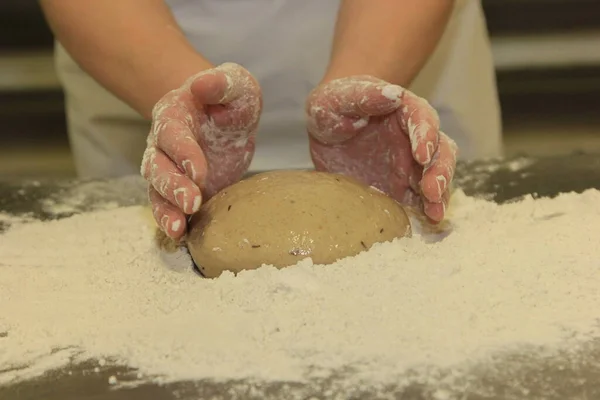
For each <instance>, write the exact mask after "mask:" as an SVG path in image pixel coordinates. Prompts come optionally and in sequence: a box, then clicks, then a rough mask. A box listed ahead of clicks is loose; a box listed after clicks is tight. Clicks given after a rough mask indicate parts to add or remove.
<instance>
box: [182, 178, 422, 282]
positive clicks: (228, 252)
mask: <svg viewBox="0 0 600 400" xmlns="http://www.w3.org/2000/svg"><path fill="white" fill-rule="evenodd" d="M410 234H411V229H410V222H409V218H408V216H407V214H406V212H405V211H404V209H403V208H402V206H401V205H400V204H399V203H397V202H396V201H395V200H393V199H392V198H391V197H388V196H387V195H385V194H383V193H381V192H379V191H378V190H376V189H374V188H371V187H368V186H366V185H363V184H362V183H359V182H358V181H356V180H354V179H351V178H348V177H345V176H342V175H337V174H330V173H324V172H315V171H273V172H265V173H261V174H258V175H254V176H252V177H250V178H248V179H245V180H242V181H240V182H238V183H236V184H234V185H232V186H230V187H228V188H226V189H224V190H223V191H221V192H220V193H218V194H217V195H215V196H214V197H213V198H211V199H210V200H209V201H208V202H206V203H205V204H204V205H203V206H202V207H201V209H200V210H199V211H198V213H196V214H195V215H194V216H193V217H192V220H191V222H190V231H189V234H188V237H187V246H188V249H189V251H190V254H191V256H192V258H193V259H194V261H195V263H196V265H197V266H198V268H199V269H200V272H201V273H202V274H203V275H204V276H205V277H208V278H213V277H218V276H219V275H221V273H222V272H223V271H224V270H227V271H231V272H234V273H237V272H239V271H241V270H244V269H256V268H259V267H260V266H261V265H263V264H271V265H273V266H275V267H278V268H282V267H286V266H290V265H294V264H296V263H297V262H298V261H300V260H302V259H304V258H307V257H311V258H312V260H313V262H314V263H316V264H330V263H333V262H335V261H336V260H338V259H340V258H344V257H348V256H353V255H356V254H358V253H360V252H361V251H364V250H367V249H369V248H370V247H371V246H372V245H373V244H374V243H377V242H386V241H391V240H393V239H394V238H398V237H404V236H407V235H410Z"/></svg>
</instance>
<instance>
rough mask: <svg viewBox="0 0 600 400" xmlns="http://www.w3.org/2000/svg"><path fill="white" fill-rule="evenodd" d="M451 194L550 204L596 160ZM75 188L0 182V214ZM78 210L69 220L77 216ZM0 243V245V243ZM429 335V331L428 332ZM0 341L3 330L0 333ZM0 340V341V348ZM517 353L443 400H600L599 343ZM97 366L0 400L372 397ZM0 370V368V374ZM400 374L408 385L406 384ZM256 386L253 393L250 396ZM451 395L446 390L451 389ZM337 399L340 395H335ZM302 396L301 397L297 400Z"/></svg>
mask: <svg viewBox="0 0 600 400" xmlns="http://www.w3.org/2000/svg"><path fill="white" fill-rule="evenodd" d="M456 183H457V186H458V187H460V188H462V189H463V190H464V191H465V192H466V193H467V194H469V195H481V196H484V197H486V198H488V199H491V200H493V201H496V202H498V203H503V202H507V201H512V200H515V199H518V198H520V197H522V196H524V195H529V194H534V195H538V196H550V197H552V196H554V195H556V194H558V193H560V192H568V191H576V192H581V191H584V190H586V189H589V188H600V156H594V155H573V156H570V157H561V158H547V159H537V160H529V161H527V160H522V159H521V160H508V161H503V162H485V163H476V164H469V165H460V166H459V169H458V171H457V177H456ZM80 185H82V183H81V182H76V181H73V182H38V183H35V182H8V181H5V182H0V212H8V213H11V214H14V215H20V214H23V213H31V214H33V215H35V216H37V217H38V218H48V217H50V214H48V213H47V212H45V211H44V207H43V206H42V205H43V202H44V201H45V200H47V199H49V198H50V199H56V200H58V199H60V198H61V194H62V193H65V192H68V190H70V189H72V188H74V187H78V186H80ZM97 187H100V188H102V190H100V191H98V190H96V191H95V193H97V194H95V195H93V196H90V197H89V198H88V199H86V201H85V202H84V204H83V205H82V206H81V207H80V210H77V211H85V210H86V209H89V208H93V206H94V204H95V203H98V202H100V201H106V200H108V199H110V200H114V201H117V202H118V203H119V204H122V205H131V204H139V203H141V202H143V201H145V194H144V190H143V188H144V184H143V182H142V181H141V179H139V178H133V177H132V178H125V179H121V180H118V181H106V182H101V183H98V184H97ZM77 211H76V212H77ZM71 214H72V213H71V212H69V213H65V214H63V215H61V216H60V217H66V216H68V215H71ZM0 240H1V237H0ZM432 328H435V327H432ZM0 333H1V332H0ZM1 347H2V335H1V334H0V349H1ZM539 350H540V349H536V348H531V347H528V348H523V349H521V350H520V351H519V352H513V353H505V354H500V355H496V356H494V357H492V358H490V359H489V360H487V361H485V362H481V363H480V365H477V366H476V367H472V366H471V367H469V368H467V369H464V370H461V371H460V375H461V376H465V379H464V385H463V387H462V388H461V389H456V388H455V389H450V388H448V389H449V390H451V391H450V392H447V393H446V394H447V395H448V397H443V398H444V399H464V400H483V399H490V400H510V399H515V400H516V399H545V400H566V399H579V400H588V399H589V400H591V399H600V340H595V341H591V342H587V343H583V344H581V346H579V347H578V348H576V349H573V350H572V351H569V352H558V351H557V352H550V353H548V352H540V351H539ZM97 365H98V363H97V362H95V361H93V360H90V361H89V362H87V363H83V364H77V365H70V366H69V367H67V368H64V369H62V370H58V371H52V372H50V373H47V374H46V375H44V376H42V377H40V378H37V379H32V380H30V381H27V382H22V383H19V384H13V385H8V386H4V387H1V386H0V399H2V400H9V399H10V400H17V399H18V400H21V399H22V400H29V399H44V400H59V399H60V400H75V399H78V400H121V399H123V400H125V399H127V400H137V399H144V400H163V399H164V400H167V399H169V400H170V399H181V400H188V399H189V400H191V399H214V400H219V399H263V400H267V399H278V400H279V399H287V398H291V397H292V394H294V398H305V399H329V398H345V399H371V398H382V397H381V395H378V396H376V395H374V394H373V393H372V392H371V389H370V388H369V387H365V386H361V387H360V388H358V387H357V388H356V390H353V391H352V392H350V393H349V392H346V393H338V392H336V390H337V389H336V380H337V379H338V378H339V377H341V376H343V374H344V373H345V371H340V373H339V376H338V377H335V376H333V377H328V378H326V379H322V380H320V381H314V382H311V383H310V384H306V385H301V384H295V383H294V384H293V383H285V382H280V383H268V384H260V383H248V382H240V381H235V382H220V383H216V382H210V381H199V382H180V383H177V384H171V385H166V386H159V385H154V384H143V385H141V386H137V387H133V388H129V389H121V390H113V389H111V386H110V385H109V384H108V380H109V377H110V376H113V375H115V376H117V377H118V379H119V381H120V382H121V383H122V382H124V381H128V380H132V381H135V380H136V372H135V371H134V370H131V369H128V368H125V367H117V366H115V365H111V363H110V362H108V363H107V365H105V366H104V367H101V368H100V370H99V371H94V368H96V367H97ZM434 371H435V373H436V374H437V376H438V377H444V376H450V375H453V374H456V372H457V370H449V369H439V370H436V369H434ZM1 373H2V367H0V374H1ZM411 376H412V375H411V372H407V378H409V380H410V377H411ZM256 387H260V388H261V390H260V391H256V390H254V389H255V388H256ZM437 389H439V385H432V384H430V383H428V382H419V381H413V382H412V383H411V384H410V385H409V386H408V387H400V386H398V387H396V386H394V385H390V386H389V387H387V388H386V392H387V394H388V397H386V398H397V399H411V400H413V399H440V398H441V397H436V396H437V395H436V394H435V391H436V390H437ZM452 390H454V391H452ZM336 395H343V397H335V396H336ZM438 395H439V392H438ZM297 396H300V397H297Z"/></svg>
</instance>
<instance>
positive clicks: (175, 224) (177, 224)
mask: <svg viewBox="0 0 600 400" xmlns="http://www.w3.org/2000/svg"><path fill="white" fill-rule="evenodd" d="M180 226H181V221H180V220H177V221H174V222H173V223H172V224H171V231H173V232H177V231H178V230H179V227H180Z"/></svg>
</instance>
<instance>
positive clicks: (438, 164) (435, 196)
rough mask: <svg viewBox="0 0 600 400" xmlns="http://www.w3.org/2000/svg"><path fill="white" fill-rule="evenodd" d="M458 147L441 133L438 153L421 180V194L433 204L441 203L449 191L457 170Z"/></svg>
mask: <svg viewBox="0 0 600 400" xmlns="http://www.w3.org/2000/svg"><path fill="white" fill-rule="evenodd" d="M456 157H457V146H456V143H455V142H454V141H453V140H452V139H450V138H449V137H448V136H447V135H446V134H444V133H443V132H440V142H439V147H438V152H437V153H436V154H435V156H434V157H433V160H432V162H431V164H430V165H428V166H427V167H426V168H425V170H424V172H423V178H422V179H421V192H422V193H423V196H424V197H425V199H426V200H427V201H429V202H431V203H439V202H440V201H441V199H442V195H443V194H444V193H445V192H447V191H448V189H449V187H450V183H451V182H452V179H453V178H454V171H455V169H456Z"/></svg>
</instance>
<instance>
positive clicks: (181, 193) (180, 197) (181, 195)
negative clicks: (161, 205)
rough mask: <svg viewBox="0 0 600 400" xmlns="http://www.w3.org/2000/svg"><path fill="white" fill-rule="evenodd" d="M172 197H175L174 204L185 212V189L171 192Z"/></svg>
mask: <svg viewBox="0 0 600 400" xmlns="http://www.w3.org/2000/svg"><path fill="white" fill-rule="evenodd" d="M173 197H175V202H176V203H177V205H178V206H179V208H180V209H181V210H182V211H184V212H185V211H186V210H187V189H186V188H179V189H175V190H173Z"/></svg>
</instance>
